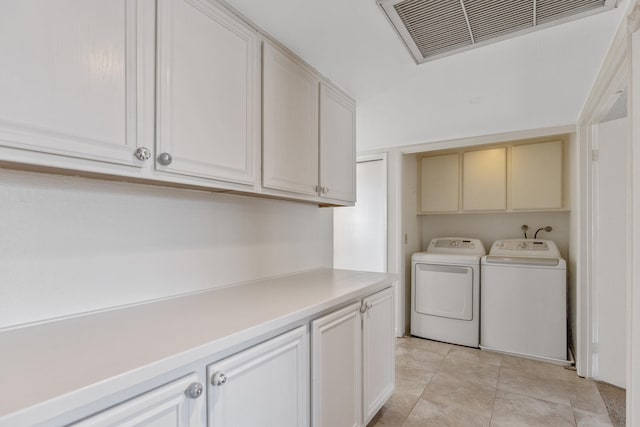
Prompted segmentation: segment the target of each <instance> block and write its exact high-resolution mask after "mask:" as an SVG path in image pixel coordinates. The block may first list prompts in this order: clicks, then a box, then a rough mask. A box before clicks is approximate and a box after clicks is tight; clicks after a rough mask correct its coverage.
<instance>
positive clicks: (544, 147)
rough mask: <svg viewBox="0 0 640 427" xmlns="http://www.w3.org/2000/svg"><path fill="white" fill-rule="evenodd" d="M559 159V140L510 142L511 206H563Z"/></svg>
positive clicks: (560, 161) (549, 207)
mask: <svg viewBox="0 0 640 427" xmlns="http://www.w3.org/2000/svg"><path fill="white" fill-rule="evenodd" d="M562 159H563V156H562V141H550V142H542V143H534V144H524V145H515V146H513V148H512V150H511V208H512V209H560V208H562V183H563V179H562V162H563V160H562Z"/></svg>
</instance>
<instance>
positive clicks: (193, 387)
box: [185, 383, 203, 399]
mask: <svg viewBox="0 0 640 427" xmlns="http://www.w3.org/2000/svg"><path fill="white" fill-rule="evenodd" d="M202 391H203V387H202V384H200V383H191V384H190V385H189V387H187V390H186V391H185V394H186V395H187V397H188V398H189V399H197V398H199V397H200V396H202Z"/></svg>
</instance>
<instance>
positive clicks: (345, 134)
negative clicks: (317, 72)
mask: <svg viewBox="0 0 640 427" xmlns="http://www.w3.org/2000/svg"><path fill="white" fill-rule="evenodd" d="M355 108H356V106H355V104H354V102H353V101H352V100H351V99H349V98H348V97H346V96H345V95H344V94H342V93H340V92H338V91H337V90H336V89H334V88H332V87H330V86H327V85H325V84H321V85H320V186H321V190H320V193H321V196H322V197H325V198H329V199H337V200H342V201H345V202H355V200H356V179H355V174H356V158H355V141H356V140H355V137H356V131H355V125H356V111H355Z"/></svg>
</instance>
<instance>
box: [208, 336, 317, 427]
mask: <svg viewBox="0 0 640 427" xmlns="http://www.w3.org/2000/svg"><path fill="white" fill-rule="evenodd" d="M207 377H208V378H209V386H208V387H209V393H208V419H209V426H210V427H260V426H264V427H270V426H278V427H300V426H308V425H309V354H308V335H307V329H306V326H301V327H299V328H298V329H295V330H293V331H291V332H288V333H286V334H284V335H280V336H279V337H276V338H273V339H271V340H269V341H267V342H264V343H262V344H259V345H257V346H255V347H252V348H250V349H248V350H245V351H243V352H241V353H238V354H236V355H233V356H231V357H229V358H227V359H224V360H222V361H220V362H217V363H214V364H212V365H209V366H208V367H207Z"/></svg>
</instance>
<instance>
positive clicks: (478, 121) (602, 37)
mask: <svg viewBox="0 0 640 427" xmlns="http://www.w3.org/2000/svg"><path fill="white" fill-rule="evenodd" d="M227 2H228V3H229V4H230V5H231V6H232V7H234V8H236V9H237V10H238V11H239V12H240V13H242V14H244V15H245V16H246V17H247V18H249V19H250V20H251V21H253V22H254V23H255V24H257V25H258V26H259V27H261V28H262V29H264V30H265V31H267V32H268V33H269V34H271V35H272V36H273V37H275V38H276V39H277V40H279V41H280V42H282V43H283V44H285V45H286V46H288V47H289V48H290V49H292V50H293V51H294V52H296V53H297V54H298V55H299V56H301V57H302V58H303V59H304V60H306V61H307V62H308V63H310V64H311V65H312V66H314V67H315V68H317V69H318V70H319V71H320V72H322V73H323V74H324V75H325V76H327V77H328V78H330V79H331V80H333V81H334V82H335V83H337V84H338V85H339V86H341V87H342V88H344V89H345V90H346V91H347V92H349V93H350V94H351V95H352V96H354V97H355V98H356V101H357V103H358V149H359V150H360V151H362V150H364V149H373V148H381V147H388V146H398V145H407V144H415V143H421V142H428V141H435V140H443V139H451V138H459V137H468V136H478V135H486V134H490V133H499V132H508V131H513V130H524V129H534V128H541V127H550V126H559V125H567V124H574V123H575V122H576V120H577V118H578V115H579V113H580V111H581V109H582V105H583V104H584V101H585V99H586V97H587V95H588V92H589V90H590V88H591V86H592V84H593V81H594V79H595V77H596V74H597V72H598V70H599V68H600V66H601V64H602V61H603V59H604V56H605V54H606V51H607V49H608V47H609V45H610V42H611V40H612V39H613V36H614V34H615V31H616V29H617V27H618V25H619V23H620V20H621V19H622V16H623V15H624V11H625V9H626V8H627V4H628V0H623V1H622V2H621V4H620V5H619V6H618V8H617V9H615V10H613V11H608V12H604V13H600V14H597V15H593V16H590V17H587V18H583V19H579V20H576V21H572V22H569V23H566V24H562V25H560V26H556V27H551V28H547V29H544V30H540V31H537V32H533V33H530V34H527V35H524V36H520V37H518V38H514V39H510V40H506V41H502V42H498V43H495V44H491V45H488V46H484V47H481V48H478V49H474V50H471V51H467V52H463V53H460V54H457V55H453V56H450V57H446V58H443V59H440V60H436V61H433V62H428V63H425V64H422V65H416V64H415V62H414V61H413V59H412V58H411V57H410V55H409V54H408V52H407V51H406V48H405V47H404V45H403V44H402V42H401V41H400V39H399V38H398V36H397V35H396V33H395V32H394V30H393V29H392V28H391V25H390V24H389V23H388V22H387V20H386V18H385V17H384V16H383V14H382V13H381V12H380V10H379V9H378V6H377V5H376V2H375V0H227Z"/></svg>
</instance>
